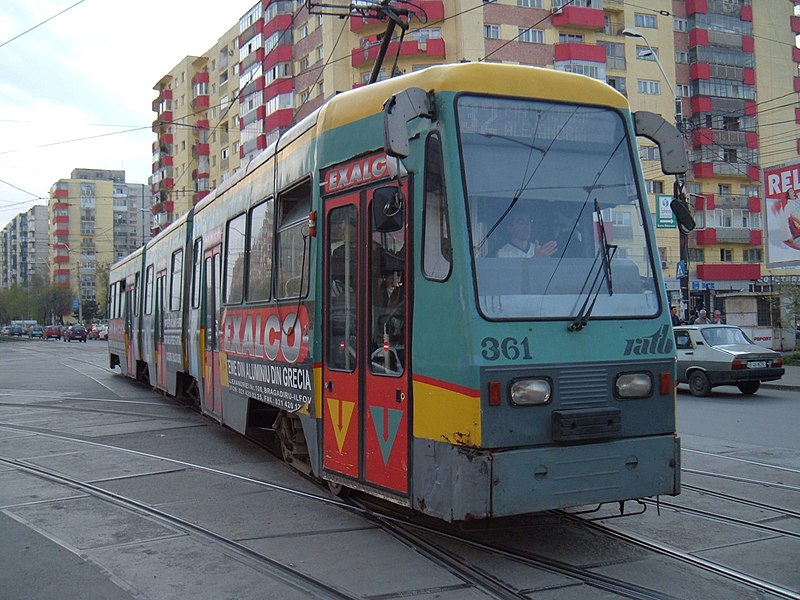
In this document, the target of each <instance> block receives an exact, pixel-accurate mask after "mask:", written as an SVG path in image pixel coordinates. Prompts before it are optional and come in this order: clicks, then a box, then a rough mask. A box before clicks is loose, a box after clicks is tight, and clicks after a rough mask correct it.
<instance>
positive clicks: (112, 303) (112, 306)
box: [108, 283, 117, 319]
mask: <svg viewBox="0 0 800 600" xmlns="http://www.w3.org/2000/svg"><path fill="white" fill-rule="evenodd" d="M108 318H109V319H116V318H117V283H112V284H111V287H110V288H109V290H108Z"/></svg>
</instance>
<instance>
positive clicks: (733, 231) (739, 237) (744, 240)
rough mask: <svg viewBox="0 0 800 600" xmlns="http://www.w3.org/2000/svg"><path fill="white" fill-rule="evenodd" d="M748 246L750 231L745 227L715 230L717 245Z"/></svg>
mask: <svg viewBox="0 0 800 600" xmlns="http://www.w3.org/2000/svg"><path fill="white" fill-rule="evenodd" d="M722 242H726V243H730V244H748V245H749V244H750V230H749V229H747V228H746V227H719V228H717V243H722Z"/></svg>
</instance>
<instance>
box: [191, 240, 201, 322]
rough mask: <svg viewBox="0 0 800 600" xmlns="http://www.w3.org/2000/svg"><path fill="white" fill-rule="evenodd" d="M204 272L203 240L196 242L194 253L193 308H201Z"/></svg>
mask: <svg viewBox="0 0 800 600" xmlns="http://www.w3.org/2000/svg"><path fill="white" fill-rule="evenodd" d="M202 272H203V238H197V239H196V240H195V241H194V252H193V253H192V308H198V307H199V306H200V282H201V274H202Z"/></svg>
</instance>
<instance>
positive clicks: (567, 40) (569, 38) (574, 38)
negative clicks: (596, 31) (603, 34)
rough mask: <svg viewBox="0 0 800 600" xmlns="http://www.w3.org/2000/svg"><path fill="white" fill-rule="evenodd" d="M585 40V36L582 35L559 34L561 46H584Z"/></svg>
mask: <svg viewBox="0 0 800 600" xmlns="http://www.w3.org/2000/svg"><path fill="white" fill-rule="evenodd" d="M583 40H584V37H583V34H580V33H559V34H558V43H559V44H582V43H583Z"/></svg>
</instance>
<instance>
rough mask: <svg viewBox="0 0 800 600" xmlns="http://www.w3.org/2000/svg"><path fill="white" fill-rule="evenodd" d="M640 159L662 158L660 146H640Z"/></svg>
mask: <svg viewBox="0 0 800 600" xmlns="http://www.w3.org/2000/svg"><path fill="white" fill-rule="evenodd" d="M639 160H661V152H659V149H658V146H640V147H639Z"/></svg>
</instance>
